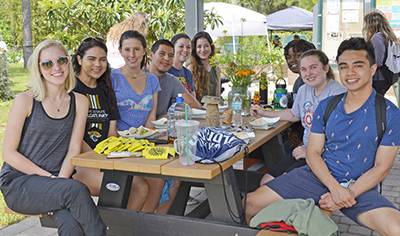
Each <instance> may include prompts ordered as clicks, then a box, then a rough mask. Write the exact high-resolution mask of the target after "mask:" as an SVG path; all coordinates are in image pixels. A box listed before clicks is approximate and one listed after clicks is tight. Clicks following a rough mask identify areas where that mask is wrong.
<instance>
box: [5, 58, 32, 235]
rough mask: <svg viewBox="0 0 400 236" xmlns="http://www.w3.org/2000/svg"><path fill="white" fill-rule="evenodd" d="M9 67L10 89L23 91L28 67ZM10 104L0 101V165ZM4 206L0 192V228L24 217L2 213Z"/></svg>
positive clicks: (16, 92) (27, 77) (20, 65)
mask: <svg viewBox="0 0 400 236" xmlns="http://www.w3.org/2000/svg"><path fill="white" fill-rule="evenodd" d="M9 69H10V71H11V72H12V73H13V75H12V77H11V81H12V82H13V84H14V85H13V86H12V87H11V89H12V91H13V92H14V93H15V94H18V93H20V92H23V91H25V90H26V85H27V84H28V79H29V71H28V69H24V65H23V64H21V63H19V64H12V65H10V67H9ZM11 105H12V101H7V102H0V166H1V165H2V164H3V159H2V158H1V156H2V152H3V139H4V132H5V125H6V124H7V119H8V112H9V111H10V108H11ZM4 206H5V203H4V199H3V194H1V192H0V228H4V227H6V226H8V225H10V224H14V223H16V222H19V221H21V220H23V219H25V218H26V217H24V216H20V215H10V214H6V213H4V212H3V209H4Z"/></svg>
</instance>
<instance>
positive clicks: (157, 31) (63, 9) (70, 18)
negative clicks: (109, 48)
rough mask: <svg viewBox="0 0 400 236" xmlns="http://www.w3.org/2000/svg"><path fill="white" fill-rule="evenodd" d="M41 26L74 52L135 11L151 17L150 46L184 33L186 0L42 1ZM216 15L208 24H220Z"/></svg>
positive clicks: (148, 36)
mask: <svg viewBox="0 0 400 236" xmlns="http://www.w3.org/2000/svg"><path fill="white" fill-rule="evenodd" d="M38 11H40V12H41V17H42V26H43V27H45V28H46V30H47V32H49V33H48V36H49V37H51V38H55V39H58V40H60V41H61V42H62V43H63V44H64V45H66V46H68V48H69V49H75V48H76V47H77V46H78V45H79V43H80V41H81V40H82V38H84V37H86V36H92V37H94V36H95V37H102V38H106V35H107V32H108V30H109V29H110V28H111V27H112V26H113V25H115V24H118V23H119V22H121V21H123V20H124V19H126V18H128V17H129V16H130V15H131V14H133V13H134V12H136V11H143V12H145V13H148V14H150V17H149V30H148V35H147V39H148V41H149V44H151V43H152V42H153V41H155V40H157V39H159V38H169V37H171V36H172V35H173V34H175V33H177V32H183V31H184V25H185V24H184V23H185V22H184V21H185V6H184V1H183V0H163V1H159V0H106V1H104V0H42V1H39V2H38ZM216 17H217V16H216V15H215V14H212V13H207V14H206V17H205V19H206V21H205V23H212V24H213V25H217V24H218V23H220V21H218V19H217V18H216Z"/></svg>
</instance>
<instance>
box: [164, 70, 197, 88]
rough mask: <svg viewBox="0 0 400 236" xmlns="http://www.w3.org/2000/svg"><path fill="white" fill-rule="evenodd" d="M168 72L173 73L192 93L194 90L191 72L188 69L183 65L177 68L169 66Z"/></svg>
mask: <svg viewBox="0 0 400 236" xmlns="http://www.w3.org/2000/svg"><path fill="white" fill-rule="evenodd" d="M168 73H170V74H173V75H175V77H176V78H178V79H179V81H181V83H182V84H183V87H185V89H186V90H187V91H188V92H189V93H190V94H192V92H193V91H194V85H193V74H192V72H191V71H190V70H188V69H187V68H185V67H182V69H180V70H178V69H176V68H175V67H173V66H171V69H169V70H168Z"/></svg>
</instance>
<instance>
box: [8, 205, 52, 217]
mask: <svg viewBox="0 0 400 236" xmlns="http://www.w3.org/2000/svg"><path fill="white" fill-rule="evenodd" d="M4 212H5V213H7V214H14V215H23V216H36V217H42V216H46V215H47V214H46V213H44V214H39V215H27V214H21V213H18V212H15V211H13V210H11V209H10V208H8V206H5V207H4Z"/></svg>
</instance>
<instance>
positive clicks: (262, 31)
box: [204, 2, 267, 37]
mask: <svg viewBox="0 0 400 236" xmlns="http://www.w3.org/2000/svg"><path fill="white" fill-rule="evenodd" d="M213 8H214V12H216V13H217V14H218V15H220V16H221V18H222V19H221V20H222V22H223V25H220V26H219V27H216V28H214V29H213V30H212V29H211V26H210V25H207V29H206V31H207V32H208V33H209V34H210V35H211V36H214V37H221V36H251V35H266V34H267V28H266V26H267V25H266V22H265V15H263V14H260V13H258V12H255V11H252V10H249V9H247V8H244V7H241V6H238V5H232V4H228V3H223V2H210V3H205V4H204V10H209V11H211V10H212V9H213ZM242 18H243V19H245V21H244V22H242V20H241V19H242ZM224 31H226V33H224Z"/></svg>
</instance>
